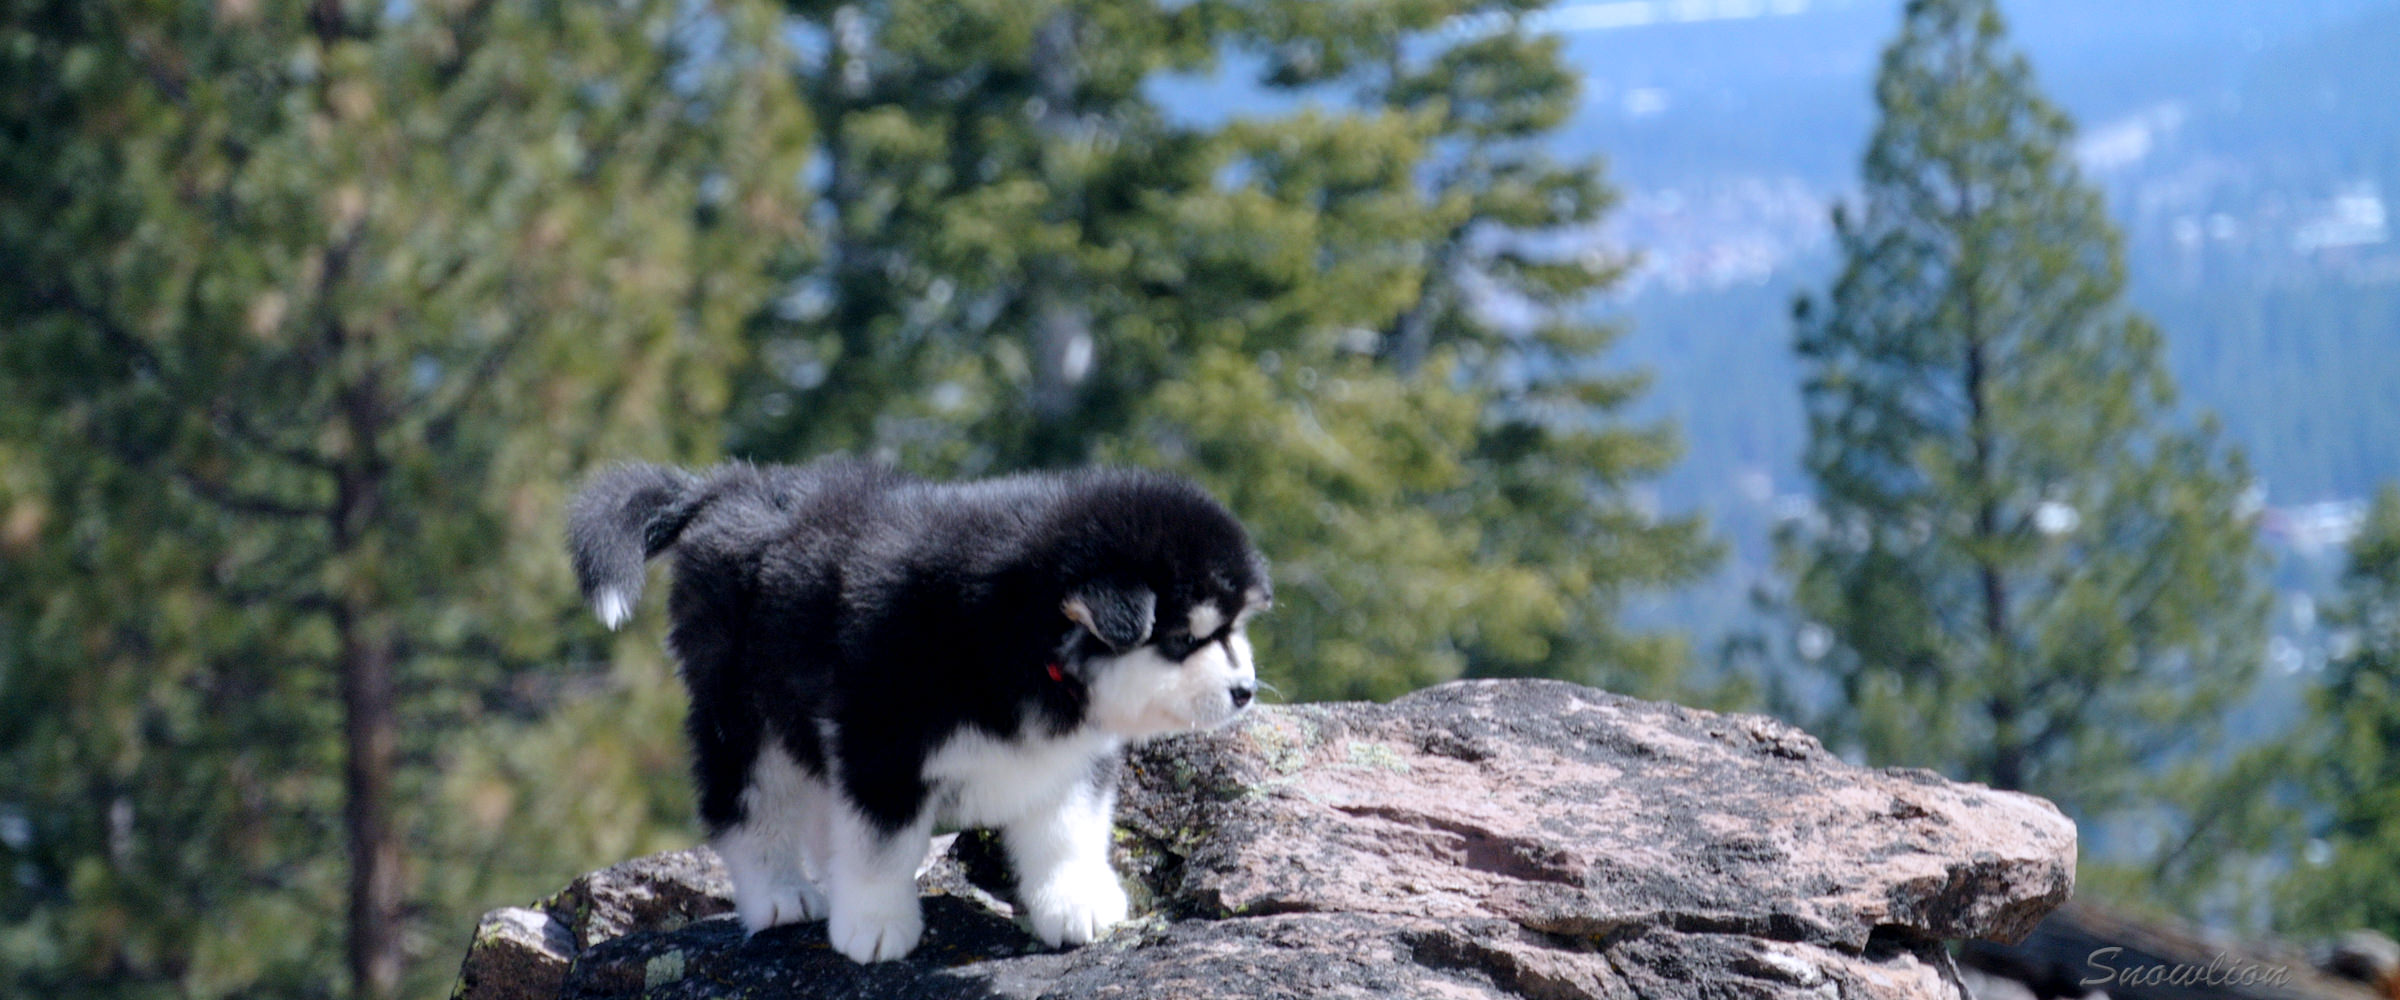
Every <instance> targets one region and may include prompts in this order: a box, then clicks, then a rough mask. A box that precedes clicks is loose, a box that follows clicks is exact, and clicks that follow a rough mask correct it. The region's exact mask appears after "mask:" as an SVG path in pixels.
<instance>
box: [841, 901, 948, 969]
mask: <svg viewBox="0 0 2400 1000" xmlns="http://www.w3.org/2000/svg"><path fill="white" fill-rule="evenodd" d="M898 902H899V901H896V900H895V901H886V902H880V903H879V904H870V905H864V906H849V907H844V906H836V907H834V908H833V920H832V921H831V922H830V923H828V924H827V925H826V928H825V936H826V937H827V938H829V939H831V940H832V942H833V950H835V951H838V952H841V953H842V954H844V955H848V956H850V960H851V961H853V962H857V963H859V964H861V965H864V964H866V963H868V962H888V961H891V960H892V959H895V958H899V957H901V956H903V955H906V954H908V953H909V951H910V950H912V949H914V948H916V946H917V939H918V938H920V937H923V936H924V934H925V917H924V914H922V913H920V912H919V911H918V909H917V898H916V896H914V895H913V894H912V895H910V896H909V897H908V899H907V900H906V902H905V903H904V904H900V905H894V904H895V903H898Z"/></svg>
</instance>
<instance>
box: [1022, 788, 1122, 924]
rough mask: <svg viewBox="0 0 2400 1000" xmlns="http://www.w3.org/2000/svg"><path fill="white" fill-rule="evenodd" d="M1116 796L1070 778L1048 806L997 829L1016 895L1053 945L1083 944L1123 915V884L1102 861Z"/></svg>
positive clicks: (1104, 859) (1027, 913)
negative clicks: (1063, 791) (1070, 785)
mask: <svg viewBox="0 0 2400 1000" xmlns="http://www.w3.org/2000/svg"><path fill="white" fill-rule="evenodd" d="M1115 805H1116V794H1115V792H1114V790H1111V789H1101V788H1098V787H1095V786H1093V785H1091V784H1090V783H1088V782H1077V783H1076V785H1075V787H1074V788H1072V789H1071V790H1069V791H1068V793H1067V795H1066V798H1065V799H1063V800H1062V801H1060V802H1059V803H1058V805H1057V806H1056V807H1054V808H1050V809H1043V810H1036V811H1035V812H1034V813H1033V814H1032V815H1029V816H1027V817H1026V818H1024V819H1022V820H1019V821H1017V822H1015V823H1011V824H1009V825H1007V826H1006V827H1003V828H1002V829H1001V831H1000V838H1001V842H1002V843H1004V844H1006V845H1007V846H1008V854H1009V858H1010V860H1011V861H1013V862H1014V863H1015V865H1016V869H1017V896H1018V901H1019V902H1022V903H1024V904H1025V911H1026V916H1027V917H1028V918H1029V919H1031V920H1032V922H1033V933H1034V934H1035V935H1036V936H1038V937H1040V938H1041V939H1042V940H1043V941H1044V942H1047V943H1048V944H1050V945H1051V946H1053V947H1055V946H1058V945H1062V944H1087V943H1089V942H1091V941H1093V940H1095V939H1097V938H1099V936H1100V935H1101V933H1102V932H1104V931H1106V930H1107V929H1108V928H1109V926H1110V925H1112V924H1115V923H1117V922H1119V921H1122V920H1124V919H1125V910H1126V902H1125V887H1124V886H1123V885H1121V884H1119V883H1118V882H1117V873H1116V871H1115V870H1113V869H1111V868H1109V866H1108V840H1109V832H1110V828H1111V826H1112V824H1111V820H1110V814H1111V813H1112V812H1114V806H1115Z"/></svg>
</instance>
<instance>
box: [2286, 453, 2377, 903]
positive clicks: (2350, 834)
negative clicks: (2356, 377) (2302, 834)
mask: <svg viewBox="0 0 2400 1000" xmlns="http://www.w3.org/2000/svg"><path fill="white" fill-rule="evenodd" d="M2327 625H2328V626H2330V627H2331V629H2332V630H2333V634H2335V635H2336V636H2339V637H2340V642H2341V645H2342V646H2344V647H2347V648H2346V649H2343V650H2341V651H2340V652H2339V653H2337V655H2336V656H2335V658H2334V661H2333V663H2332V666H2331V669H2329V670H2328V671H2327V673H2326V677H2325V683H2324V686H2323V687H2322V688H2320V689H2319V690H2318V692H2317V700H2316V710H2317V717H2318V718H2319V719H2321V720H2323V722H2324V723H2325V725H2323V727H2322V730H2321V732H2322V734H2323V737H2324V743H2323V745H2322V748H2321V749H2320V751H2319V753H2320V754H2321V756H2320V757H2319V758H2318V760H2317V761H2315V762H2314V763H2315V764H2316V765H2317V766H2316V767H2314V768H2311V769H2309V771H2308V773H2310V774H2313V775H2316V776H2318V787H2317V788H2315V789H2313V791H2314V792H2315V794H2316V797H2317V801H2318V803H2319V804H2320V805H2321V806H2322V807H2323V808H2322V814H2323V815H2324V816H2325V822H2324V823H2323V825H2322V826H2321V827H2320V828H2319V829H2318V830H2317V831H2316V836H2317V840H2318V841H2319V842H2320V844H2321V846H2320V847H2319V848H2318V850H2321V851H2324V852H2326V853H2325V854H2324V855H2323V857H2322V858H2321V859H2320V860H2319V862H2318V863H2313V864H2311V865H2309V866H2308V867H2305V868H2303V869H2302V870H2301V871H2300V873H2299V874H2298V876H2297V877H2295V878H2294V879H2293V880H2292V889H2291V892H2290V894H2289V897H2288V898H2287V900H2286V904H2287V920H2288V921H2289V923H2290V924H2291V925H2293V926H2295V927H2298V928H2305V929H2308V930H2314V931H2342V930H2349V929H2352V928H2357V927H2372V928H2374V929H2376V930H2380V931H2382V932H2384V933H2386V934H2395V935H2400V886H2395V885H2394V883H2393V881H2392V872H2393V871H2394V870H2395V866H2400V486H2390V485H2386V486H2385V487H2384V488H2383V489H2382V490H2381V491H2380V492H2378V493H2377V494H2376V496H2375V502H2374V504H2373V505H2372V506H2371V507H2370V508H2369V509H2368V511H2367V516H2366V521H2365V522H2364V524H2362V525H2361V527H2360V530H2359V533H2358V536H2357V537H2356V538H2355V539H2353V540H2352V541H2351V543H2350V565H2349V568H2348V570H2347V572H2345V573H2344V575H2343V578H2342V597H2341V600H2340V602H2339V603H2338V604H2336V605H2335V607H2334V608H2333V613H2332V614H2331V615H2329V616H2328V620H2327Z"/></svg>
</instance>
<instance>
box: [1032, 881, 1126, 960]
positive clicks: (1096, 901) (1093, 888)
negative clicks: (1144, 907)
mask: <svg viewBox="0 0 2400 1000" xmlns="http://www.w3.org/2000/svg"><path fill="white" fill-rule="evenodd" d="M1125 909H1126V902H1125V887H1124V886H1121V885H1118V884H1117V873H1115V872H1113V871H1110V870H1109V869H1108V866H1107V865H1090V866H1083V867H1074V868H1067V869H1065V870H1062V871H1060V872H1058V873H1056V874H1054V875H1052V876H1051V877H1050V878H1049V880H1048V881H1046V882H1044V883H1042V884H1040V885H1036V886H1032V887H1030V888H1029V889H1027V890H1026V892H1025V910H1026V915H1027V917H1028V918H1029V919H1030V920H1032V921H1033V933H1034V936H1036V937H1039V938H1041V939H1042V941H1043V942H1044V943H1046V944H1049V945H1050V946H1051V947H1053V948H1055V947H1058V946H1059V945H1067V944H1090V943H1091V942H1093V941H1095V940H1098V939H1099V937H1100V935H1101V934H1102V933H1104V932H1106V931H1107V930H1108V929H1109V928H1110V927H1111V926H1114V925H1115V924H1118V923H1121V922H1123V921H1124V919H1125Z"/></svg>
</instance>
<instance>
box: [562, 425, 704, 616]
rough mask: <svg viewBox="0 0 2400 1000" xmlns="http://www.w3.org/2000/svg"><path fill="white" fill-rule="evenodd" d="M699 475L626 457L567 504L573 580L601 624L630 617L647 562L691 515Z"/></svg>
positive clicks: (681, 530)
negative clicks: (636, 462) (628, 461)
mask: <svg viewBox="0 0 2400 1000" xmlns="http://www.w3.org/2000/svg"><path fill="white" fill-rule="evenodd" d="M699 483H700V481H699V480H698V479H696V478H694V477H693V476H692V475H691V474H690V473H687V472H684V471H682V470H680V469H670V468H667V467H666V466H663V465H621V466H618V467H616V468H613V469H610V470H608V471H606V472H603V473H601V474H599V475H597V476H594V477H592V481H591V482H589V483H587V484H585V485H584V487H583V492H581V493H578V494H576V495H575V499H574V501H572V502H571V503H569V504H568V505H567V553H568V555H570V556H572V557H573V558H574V562H575V582H576V584H577V585H579V586H581V587H582V588H583V599H584V600H586V601H589V602H591V605H592V612H593V613H594V614H597V615H599V616H600V623H601V624H603V625H606V626H608V627H609V628H612V629H613V628H616V627H618V626H620V625H623V624H625V622H626V620H627V619H630V618H632V617H633V605H634V602H636V601H639V600H641V597H642V578H643V573H642V566H643V565H644V564H646V563H648V562H649V561H650V559H651V557H653V556H656V555H658V554H659V553H661V552H664V551H666V550H667V548H668V547H669V546H672V545H674V544H675V538H676V536H677V535H680V534H682V533H683V527H684V525H686V524H689V523H691V520H692V514H693V513H694V512H695V511H696V510H697V509H698V506H697V503H696V500H697V499H698V498H697V496H696V494H697V492H698V490H697V487H698V486H699Z"/></svg>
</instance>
